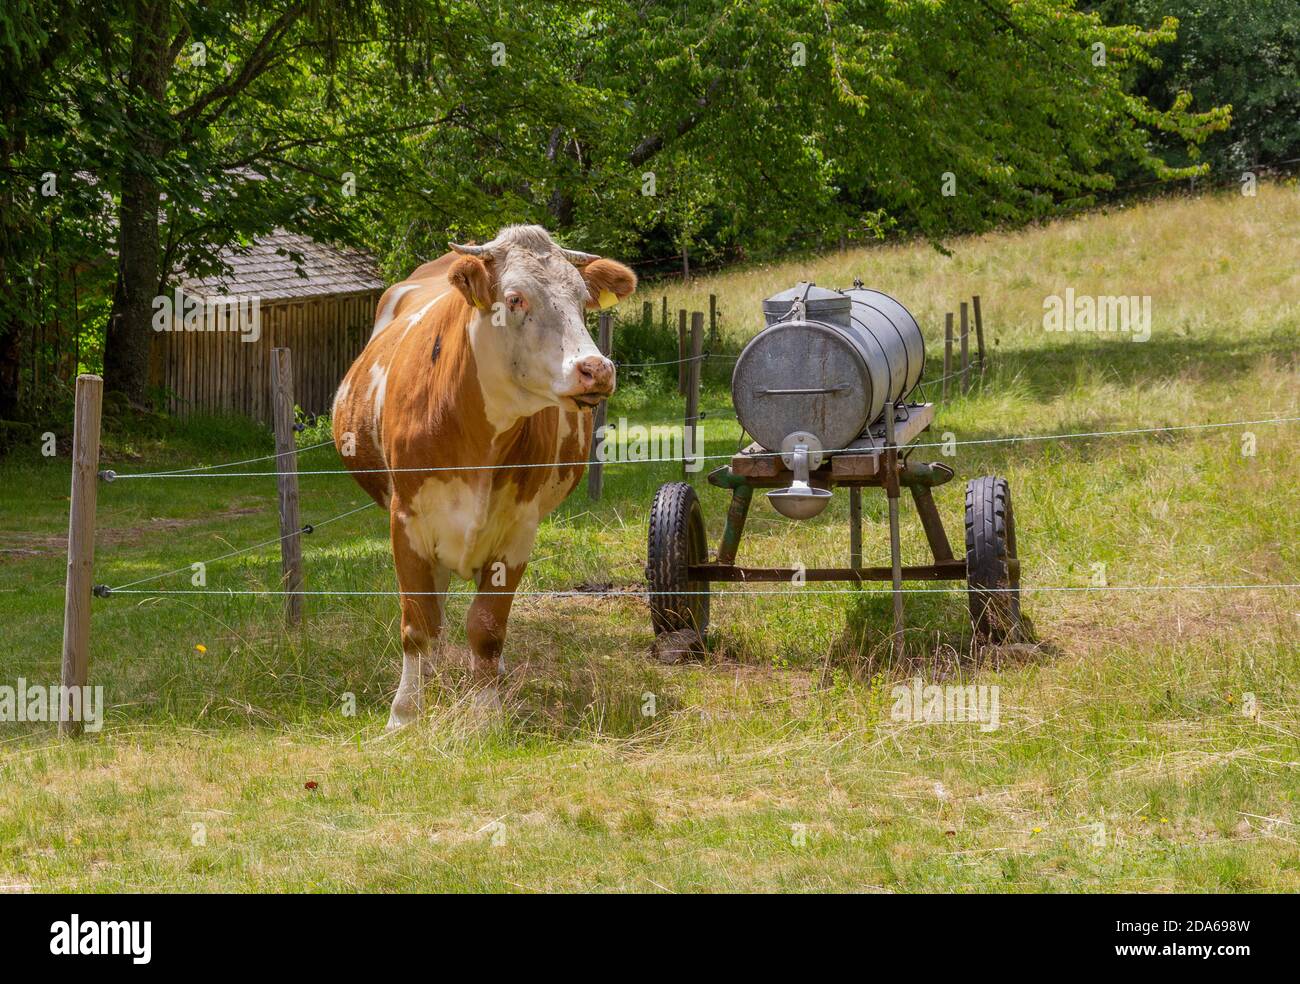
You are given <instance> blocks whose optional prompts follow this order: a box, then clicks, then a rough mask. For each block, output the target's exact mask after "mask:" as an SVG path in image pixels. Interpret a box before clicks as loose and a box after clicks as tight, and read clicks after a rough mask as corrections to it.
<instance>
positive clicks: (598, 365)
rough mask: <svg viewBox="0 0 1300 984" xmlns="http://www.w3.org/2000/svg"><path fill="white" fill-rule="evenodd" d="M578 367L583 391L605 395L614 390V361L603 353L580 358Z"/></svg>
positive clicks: (579, 383) (579, 381)
mask: <svg viewBox="0 0 1300 984" xmlns="http://www.w3.org/2000/svg"><path fill="white" fill-rule="evenodd" d="M577 368H578V385H579V386H581V387H582V392H584V393H595V394H600V395H603V396H608V395H609V394H610V393H613V392H614V363H612V362H610V361H609V360H608V359H607V358H605V357H604V356H603V355H589V356H587V357H586V358H585V359H581V360H579V362H578V366H577Z"/></svg>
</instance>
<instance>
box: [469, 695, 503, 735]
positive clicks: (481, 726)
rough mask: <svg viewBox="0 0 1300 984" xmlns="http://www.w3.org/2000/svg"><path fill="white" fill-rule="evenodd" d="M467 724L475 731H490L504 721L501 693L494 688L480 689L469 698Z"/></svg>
mask: <svg viewBox="0 0 1300 984" xmlns="http://www.w3.org/2000/svg"><path fill="white" fill-rule="evenodd" d="M467 710H468V714H467V715H466V716H467V717H468V719H469V723H470V724H471V725H472V726H473V728H474V729H475V730H476V731H483V730H486V729H490V728H493V727H495V726H496V725H498V724H499V723H501V721H502V720H504V719H505V713H506V712H505V705H504V704H503V703H502V701H501V691H499V690H498V689H497V688H496V687H481V688H479V689H478V690H475V691H474V693H473V694H472V695H471V696H470V699H469V705H468V708H467Z"/></svg>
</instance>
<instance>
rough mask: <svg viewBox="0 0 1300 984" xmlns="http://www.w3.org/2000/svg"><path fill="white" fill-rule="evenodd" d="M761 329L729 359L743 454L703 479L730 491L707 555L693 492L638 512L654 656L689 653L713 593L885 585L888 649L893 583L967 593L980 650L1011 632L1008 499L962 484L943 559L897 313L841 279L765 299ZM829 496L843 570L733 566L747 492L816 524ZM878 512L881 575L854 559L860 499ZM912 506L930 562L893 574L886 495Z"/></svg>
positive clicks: (907, 337) (1014, 615) (974, 483)
mask: <svg viewBox="0 0 1300 984" xmlns="http://www.w3.org/2000/svg"><path fill="white" fill-rule="evenodd" d="M763 320H764V327H763V329H762V330H761V331H760V332H759V333H758V334H757V335H755V336H754V337H753V338H752V339H751V340H750V341H749V343H748V344H747V345H746V346H745V348H744V350H743V351H742V352H741V354H740V357H739V359H738V360H737V362H736V367H735V370H734V372H733V374H732V378H731V397H732V403H733V405H734V407H735V410H736V417H737V419H738V420H739V421H740V424H741V426H742V427H743V428H744V432H745V433H746V434H748V435H749V436H750V437H751V438H753V443H751V444H750V445H749V446H748V447H746V448H744V449H743V450H742V451H740V452H739V453H738V454H736V455H735V456H734V457H733V458H732V459H731V463H730V464H729V465H724V466H723V467H721V468H719V469H717V470H715V471H713V472H712V473H711V474H710V475H709V483H710V484H711V485H714V486H717V487H718V488H722V489H727V490H729V491H730V492H731V502H730V506H729V508H728V510H727V519H726V525H725V527H724V529H723V531H722V536H721V540H720V541H719V544H718V548H717V550H716V552H715V553H714V554H713V556H712V557H710V555H709V548H708V542H707V539H706V536H705V528H704V517H703V512H702V510H701V507H700V501H699V498H698V496H697V495H696V492H695V489H694V488H693V487H692V486H691V485H690V484H689V483H686V482H669V483H667V484H665V485H662V486H660V488H659V490H658V491H657V492H656V493H655V497H654V501H653V503H652V505H651V509H650V529H649V542H648V554H647V556H648V562H647V565H646V577H647V581H648V583H649V591H650V613H651V621H652V623H653V626H654V630H655V634H656V637H657V643H656V646H657V650H658V651H660V652H661V653H680V652H682V651H684V650H686V649H694V648H699V647H701V646H702V644H703V640H704V638H705V634H706V632H707V630H708V621H709V591H710V585H711V584H714V583H716V582H723V583H737V582H744V583H749V582H780V581H784V582H786V583H787V584H809V583H813V582H820V581H851V582H862V581H890V582H892V584H893V587H894V609H895V640H896V646H899V647H901V638H902V593H901V582H902V581H904V580H926V581H944V580H954V581H961V580H964V581H965V582H966V594H967V601H968V607H969V610H970V615H971V621H972V625H973V628H974V631H975V633H976V635H977V636H979V637H981V638H982V639H984V640H986V641H990V642H994V643H1000V642H1004V641H1008V640H1010V639H1013V638H1015V637H1018V636H1019V634H1020V631H1021V618H1020V590H1019V589H1020V562H1019V560H1018V558H1017V554H1016V536H1015V520H1014V516H1013V513H1012V509H1011V491H1010V488H1009V487H1008V485H1007V482H1006V480H1005V479H1003V478H998V477H996V476H983V477H980V478H975V479H972V480H970V481H969V482H968V483H967V485H966V501H965V532H966V542H965V545H964V546H965V550H964V552H963V555H962V556H960V557H959V556H955V555H954V552H953V549H952V546H951V544H950V543H949V541H948V536H947V533H946V532H945V530H944V526H943V521H942V520H941V518H940V516H939V511H938V508H937V507H936V505H935V501H934V497H933V495H932V493H931V489H933V488H934V487H935V486H938V485H942V484H944V483H945V482H947V481H949V480H950V479H951V478H952V477H953V474H954V472H953V470H952V469H951V468H950V467H948V466H947V465H945V464H943V463H942V462H937V461H932V462H929V463H922V462H919V461H913V460H911V457H910V455H911V452H910V451H909V450H908V448H909V445H911V444H913V443H915V442H916V441H917V440H918V439H919V438H920V436H921V435H922V434H923V433H924V432H925V431H926V430H928V429H929V427H930V425H931V424H932V423H933V421H934V404H932V403H925V402H914V401H910V400H909V398H910V397H911V396H912V394H913V392H914V391H915V390H916V388H917V386H918V384H919V383H920V381H921V376H922V373H923V372H924V369H925V339H924V336H923V335H922V332H921V327H920V325H919V324H918V323H917V321H916V319H915V318H914V317H913V316H912V314H911V312H909V311H908V310H907V308H905V307H904V306H903V305H902V304H901V303H899V302H898V301H896V300H895V299H894V298H892V297H890V296H889V295H888V294H885V293H882V292H881V291H878V290H871V289H868V288H865V287H863V286H862V283H861V281H855V282H854V284H853V286H852V287H851V288H849V289H846V290H829V289H827V288H825V287H818V286H816V285H815V284H812V283H799V284H796V285H795V286H794V287H791V288H790V289H789V290H784V291H781V292H780V293H778V294H773V295H772V296H771V297H768V298H767V299H766V300H764V301H763ZM837 486H843V487H846V488H847V489H848V493H849V564H848V566H847V567H831V568H808V569H801V568H795V567H789V568H779V567H748V566H738V565H737V564H736V555H737V551H738V549H739V546H740V540H741V536H742V534H743V532H744V528H745V520H746V517H747V516H748V514H749V508H750V504H751V501H752V498H753V493H754V490H755V489H767V490H769V491H767V493H766V495H767V499H768V501H769V502H770V503H771V504H772V506H773V507H774V508H775V509H776V510H777V512H779V513H780V514H781V515H783V516H785V517H788V518H790V519H794V520H807V519H812V518H813V517H815V516H817V515H818V514H820V513H821V512H822V511H823V510H824V509H825V508H826V506H827V504H828V503H829V502H830V500H831V498H832V497H833V494H834V493H833V490H834V489H835V488H836V487H837ZM864 488H879V489H881V490H883V491H884V493H885V495H886V496H887V498H888V501H889V529H888V532H889V547H890V564H889V565H888V566H876V567H872V566H864V565H863V563H862V498H861V497H862V489H864ZM903 488H906V489H907V490H908V491H909V493H910V494H911V497H912V501H913V503H914V504H915V506H916V510H917V514H918V516H919V517H920V520H921V526H922V528H923V530H924V532H925V537H926V542H927V543H928V545H929V548H930V552H931V554H932V555H933V563H930V564H923V565H916V566H910V565H909V566H904V565H903V564H902V559H901V550H900V545H899V515H898V513H899V511H898V500H899V497H900V494H901V490H902V489H903Z"/></svg>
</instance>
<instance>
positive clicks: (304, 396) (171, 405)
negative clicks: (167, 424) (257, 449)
mask: <svg viewBox="0 0 1300 984" xmlns="http://www.w3.org/2000/svg"><path fill="white" fill-rule="evenodd" d="M381 293H382V292H381V291H368V292H366V293H362V294H341V295H339V296H336V297H316V298H305V299H303V300H300V301H298V300H290V301H264V302H262V307H261V310H262V334H261V337H260V338H259V339H258V340H257V341H256V342H245V341H243V339H242V338H241V337H240V335H239V333H238V332H234V331H192V332H185V331H171V332H157V333H155V334H154V336H153V348H154V350H153V353H152V355H151V365H152V366H153V373H154V383H155V385H160V386H162V387H163V389H164V390H165V392H166V393H167V394H168V400H167V407H168V409H169V411H170V412H171V413H173V414H175V415H177V416H181V417H184V416H188V415H190V414H193V413H234V414H241V415H243V416H247V417H252V418H253V419H255V420H259V421H261V422H262V423H264V424H267V425H269V424H270V423H271V399H270V387H271V350H272V349H273V348H279V347H280V346H285V347H287V348H289V349H291V350H292V351H293V390H294V395H295V397H296V400H297V403H298V406H300V407H302V409H303V410H304V411H305V412H306V413H308V414H310V415H312V416H315V415H317V414H322V413H328V412H329V409H330V405H331V404H332V403H333V401H334V391H335V390H336V389H337V388H338V385H339V383H340V382H341V381H342V379H343V374H344V373H345V372H347V370H348V367H349V366H351V365H352V362H353V361H354V360H355V359H356V357H357V356H358V355H360V354H361V350H362V349H363V348H365V345H366V342H367V341H368V340H369V338H370V330H371V328H372V326H373V325H374V320H375V308H376V306H377V305H378V304H379V298H380V295H381Z"/></svg>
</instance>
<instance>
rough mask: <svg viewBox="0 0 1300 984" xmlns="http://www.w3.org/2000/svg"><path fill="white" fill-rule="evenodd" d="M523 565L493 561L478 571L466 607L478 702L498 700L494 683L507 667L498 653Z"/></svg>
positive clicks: (471, 667) (466, 629)
mask: <svg viewBox="0 0 1300 984" xmlns="http://www.w3.org/2000/svg"><path fill="white" fill-rule="evenodd" d="M526 566H527V564H526V563H520V564H518V565H511V564H509V563H508V562H506V561H505V560H493V561H490V562H489V563H487V564H484V565H483V567H482V569H480V571H479V575H478V594H476V595H475V596H474V601H473V602H471V604H470V606H469V617H468V619H467V621H466V625H465V632H466V635H467V636H468V638H469V647H470V651H471V653H472V654H473V655H472V656H471V659H470V673H471V675H472V677H473V680H474V686H475V687H476V688H478V693H477V694H476V700H477V701H478V702H479V703H480V704H488V705H492V704H497V703H499V702H500V694H499V692H498V690H497V685H498V683H499V682H500V679H501V675H502V674H503V673H504V672H505V669H506V667H505V658H504V657H503V656H502V655H501V650H502V648H503V647H504V646H505V642H506V622H507V621H508V620H509V618H510V606H511V604H512V603H513V602H514V600H515V589H516V588H517V587H519V579H520V578H521V577H523V576H524V568H525V567H526Z"/></svg>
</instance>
